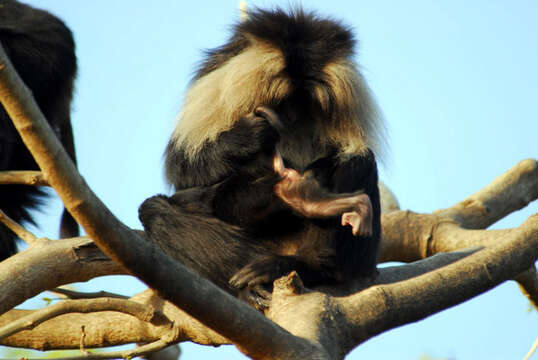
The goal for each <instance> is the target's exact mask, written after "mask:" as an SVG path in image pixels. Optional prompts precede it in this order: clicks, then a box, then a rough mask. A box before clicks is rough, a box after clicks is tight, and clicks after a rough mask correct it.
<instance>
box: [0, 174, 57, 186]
mask: <svg viewBox="0 0 538 360" xmlns="http://www.w3.org/2000/svg"><path fill="white" fill-rule="evenodd" d="M0 184H19V185H31V186H49V182H48V181H47V179H45V175H44V174H43V173H42V172H41V171H0Z"/></svg>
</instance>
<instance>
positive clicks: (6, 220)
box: [0, 209, 48, 245]
mask: <svg viewBox="0 0 538 360" xmlns="http://www.w3.org/2000/svg"><path fill="white" fill-rule="evenodd" d="M0 223H3V224H4V225H5V226H7V227H8V228H9V229H10V230H11V231H13V232H14V233H15V234H16V235H17V236H18V237H19V238H21V240H24V241H25V242H26V243H27V244H28V245H35V244H38V243H43V242H47V241H48V240H46V239H38V238H37V237H36V236H35V235H34V234H32V233H31V232H30V231H28V230H26V229H25V228H24V227H22V226H21V225H19V224H18V223H16V222H15V221H14V220H13V219H11V218H10V217H9V216H7V215H6V213H4V212H3V211H2V210H1V209H0Z"/></svg>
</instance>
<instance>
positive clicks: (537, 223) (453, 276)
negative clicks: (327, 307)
mask: <svg viewBox="0 0 538 360" xmlns="http://www.w3.org/2000/svg"><path fill="white" fill-rule="evenodd" d="M537 257H538V215H533V216H531V217H530V218H529V219H528V220H527V221H525V222H524V223H523V224H522V225H521V226H520V227H519V228H517V229H514V230H513V231H511V232H509V233H506V234H505V236H503V238H501V239H499V241H498V243H497V244H495V245H493V246H491V247H489V248H485V249H483V250H481V251H479V252H477V253H475V254H473V255H470V256H468V257H466V258H464V259H462V260H460V261H458V262H456V263H454V264H451V265H448V266H446V267H443V268H441V269H439V270H437V271H434V272H430V273H427V274H424V275H421V276H419V277H416V278H413V279H410V280H407V281H405V282H398V283H393V284H390V285H381V286H375V287H372V288H370V289H367V290H365V291H362V292H360V293H357V294H354V295H351V296H349V297H346V298H343V299H342V300H340V302H339V304H340V306H341V309H342V311H343V312H344V314H345V317H346V319H347V320H348V321H349V322H350V325H351V328H350V329H349V334H350V337H351V338H352V341H351V342H350V343H349V344H348V346H349V347H348V349H349V350H351V349H352V348H353V347H355V346H357V344H360V343H361V342H363V341H365V340H367V339H368V338H370V337H372V336H373V335H376V334H379V333H381V332H383V331H386V330H388V329H391V328H394V327H396V326H400V325H403V324H406V323H410V322H413V321H417V320H420V319H423V318H425V317H427V316H429V315H431V314H433V313H436V312H438V311H440V310H443V309H446V308H448V307H451V306H454V305H456V304H459V303H461V302H463V301H465V300H468V299H470V298H471V297H474V296H476V295H479V294H481V293H483V292H484V291H486V290H489V289H491V288H493V287H494V286H497V285H498V284H500V283H501V282H503V281H505V280H508V279H510V278H513V277H514V276H516V275H517V274H519V273H521V272H523V271H524V270H525V269H528V268H529V267H530V266H531V265H533V264H534V262H535V261H536V258H537ZM365 305H367V309H365Z"/></svg>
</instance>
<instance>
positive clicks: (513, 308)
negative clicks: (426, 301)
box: [27, 0, 538, 360]
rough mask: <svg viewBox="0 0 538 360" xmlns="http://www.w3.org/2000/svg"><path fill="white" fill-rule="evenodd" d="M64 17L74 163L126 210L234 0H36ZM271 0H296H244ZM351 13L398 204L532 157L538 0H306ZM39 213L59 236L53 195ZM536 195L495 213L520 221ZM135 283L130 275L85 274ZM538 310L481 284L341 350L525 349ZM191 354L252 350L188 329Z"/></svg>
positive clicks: (342, 15)
mask: <svg viewBox="0 0 538 360" xmlns="http://www.w3.org/2000/svg"><path fill="white" fill-rule="evenodd" d="M27 3H30V4H33V5H35V6H37V7H41V8H45V9H48V10H50V11H51V12H53V13H54V14H56V15H58V16H59V17H61V18H62V19H63V20H64V21H65V22H66V23H67V24H68V26H69V27H70V28H71V29H72V31H73V33H74V35H75V40H76V43H77V56H78V59H79V76H78V80H77V84H76V94H75V101H74V107H73V126H74V131H75V140H76V147H77V152H78V153H77V157H78V162H79V164H80V171H81V173H82V174H83V176H84V177H85V179H86V181H87V182H88V183H89V184H90V186H91V187H92V188H93V189H94V191H95V192H96V193H97V194H98V196H100V197H101V199H102V200H103V201H104V203H105V204H107V205H108V206H109V207H110V209H111V210H112V211H113V212H114V213H115V214H116V215H117V216H118V217H119V218H120V219H121V220H123V221H124V222H125V223H126V224H127V225H129V226H132V227H134V228H140V224H139V222H138V219H137V208H138V206H139V204H140V203H141V202H142V201H143V200H144V199H145V198H147V197H149V196H151V195H154V194H156V193H162V192H167V191H169V190H168V189H167V187H166V186H165V184H164V181H163V171H162V165H163V163H162V153H163V150H164V147H165V145H166V142H167V140H168V137H169V135H170V133H171V131H172V129H173V126H174V118H175V114H176V113H177V112H178V110H179V108H180V105H181V100H182V96H183V94H184V91H185V89H186V87H187V84H188V81H189V79H190V76H191V75H192V72H193V70H194V68H195V64H196V63H197V62H198V61H199V60H200V59H201V55H202V50H203V49H205V48H210V47H214V46H218V45H220V44H221V43H222V42H223V41H224V40H225V39H226V37H227V34H228V29H229V25H230V24H231V23H232V22H234V21H235V20H236V19H237V8H238V2H237V1H235V0H234V1H223V0H220V1H216V0H214V1H198V2H183V1H172V0H168V1H164V0H161V1H155V2H149V1H140V0H130V1H127V0H123V1H120V0H115V1H110V0H107V1H105V0H93V1H80V0H79V1H67V0H63V1H61V0H55V1H51V0H32V1H27ZM248 3H249V5H250V6H252V4H255V5H258V6H261V7H266V6H272V5H281V6H287V5H288V4H289V2H288V1H256V2H254V1H250V2H248ZM303 7H305V8H307V9H314V10H317V11H318V12H319V13H320V14H327V15H330V16H332V17H334V18H337V19H341V20H343V21H344V22H345V23H347V24H350V25H352V27H353V28H354V29H355V30H356V33H357V38H358V39H359V51H358V55H357V59H356V60H357V62H358V63H359V64H360V66H361V69H362V71H363V73H364V75H365V77H366V78H367V79H368V81H369V84H370V87H371V88H372V90H373V92H374V93H375V95H376V97H377V100H378V102H379V105H380V107H381V109H382V111H383V113H384V115H385V118H386V120H387V126H388V129H389V133H390V139H389V144H390V157H389V161H387V165H386V166H385V167H384V168H383V170H382V177H383V180H384V181H385V183H387V184H388V185H389V186H390V187H391V188H392V189H393V191H394V192H395V193H396V195H397V196H398V199H399V201H400V203H401V205H402V208H404V209H411V210H413V211H416V212H431V211H433V210H436V209H439V208H444V207H448V206H450V205H452V204H454V203H455V202H458V201H460V200H463V199H464V198H465V197H466V196H468V195H470V194H472V193H473V192H475V191H477V190H479V189H480V188H482V187H483V186H485V185H486V184H488V183H489V182H490V181H491V180H493V179H494V178H495V177H496V176H498V175H500V174H501V173H503V172H504V171H506V170H508V169H509V168H510V167H512V166H513V165H515V164H516V163H517V162H518V161H520V160H522V159H525V158H529V157H533V158H537V157H538V141H537V134H538V109H537V107H538V70H537V64H538V46H537V41H536V39H537V36H538V21H537V20H536V19H538V3H537V2H536V1H534V0H526V1H525V0H521V1H517V2H516V1H514V2H508V1H495V0H494V1H491V0H489V1H485V0H476V1H472V2H471V1H463V0H456V1H450V2H449V1H444V2H441V1H419V0H410V1H405V2H404V1H399V2H396V1H390V2H389V1H377V2H374V1H371V2H366V1H341V0H333V1H321V0H318V1H313V0H311V1H304V2H303ZM53 204H54V205H53V206H52V209H51V208H49V209H47V210H46V211H43V212H42V214H41V215H40V216H39V217H38V221H39V223H40V224H41V226H40V229H39V230H36V232H37V233H38V234H39V235H46V236H50V237H55V236H56V229H57V222H58V217H59V213H60V205H59V202H57V201H53ZM537 211H538V204H537V203H536V202H535V203H534V204H531V206H529V207H527V208H526V209H524V210H522V211H519V212H518V213H516V214H513V215H511V216H510V217H508V218H507V219H504V220H503V221H501V222H500V223H499V224H496V225H495V226H494V228H501V227H513V226H518V225H519V224H520V223H521V222H522V221H524V219H526V218H527V217H528V216H529V215H531V214H533V213H536V212H537ZM78 288H79V289H81V290H97V289H102V288H106V289H108V290H111V291H116V292H121V293H124V294H132V293H135V292H137V291H140V290H142V289H143V288H144V287H143V285H141V284H140V283H138V282H136V281H134V280H133V281H127V280H126V279H125V278H121V277H120V278H118V277H116V278H107V279H100V280H98V281H93V282H90V283H84V284H80V285H78ZM537 336H538V316H537V313H536V312H529V311H528V303H527V301H526V300H525V299H524V297H523V296H522V295H521V293H520V292H519V290H518V289H517V286H516V285H515V284H514V283H512V282H509V283H506V284H503V285H501V286H499V287H497V288H496V289H494V290H492V291H489V292H488V293H486V294H484V295H482V296H480V297H478V298H476V299H473V300H471V301H468V302H466V303H465V304H463V305H460V306H457V307H455V308H453V309H449V310H446V311H444V312H442V313H440V314H437V315H434V316H432V317H430V318H428V319H426V320H424V321H420V322H418V323H415V324H412V325H408V326H405V327H402V328H398V329H395V330H392V331H390V332H388V333H385V334H382V335H380V336H377V337H376V338H374V339H371V340H370V341H368V342H367V343H365V344H363V345H361V346H360V347H359V348H357V349H356V350H355V351H354V352H353V353H352V354H351V355H350V356H349V357H348V358H349V359H359V358H375V359H404V360H406V359H418V358H419V357H420V355H421V354H426V353H427V354H429V355H432V356H436V357H439V358H451V359H520V358H523V356H524V355H525V353H526V352H527V351H528V350H529V348H530V347H531V345H532V343H533V341H534V340H535V339H536V337H537ZM182 347H183V350H184V357H183V358H184V359H189V358H191V359H193V358H196V359H204V358H208V359H209V358H227V359H240V358H243V356H242V355H240V354H239V353H238V352H237V351H236V350H234V348H232V347H225V348H220V349H209V348H204V347H199V346H195V345H182Z"/></svg>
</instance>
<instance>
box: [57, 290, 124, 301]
mask: <svg viewBox="0 0 538 360" xmlns="http://www.w3.org/2000/svg"><path fill="white" fill-rule="evenodd" d="M49 292H51V293H53V294H58V295H61V296H62V297H64V298H66V299H96V298H102V297H107V298H114V299H128V298H129V296H125V295H120V294H114V293H111V292H108V291H98V292H80V291H73V290H69V289H64V288H56V289H53V290H49Z"/></svg>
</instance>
